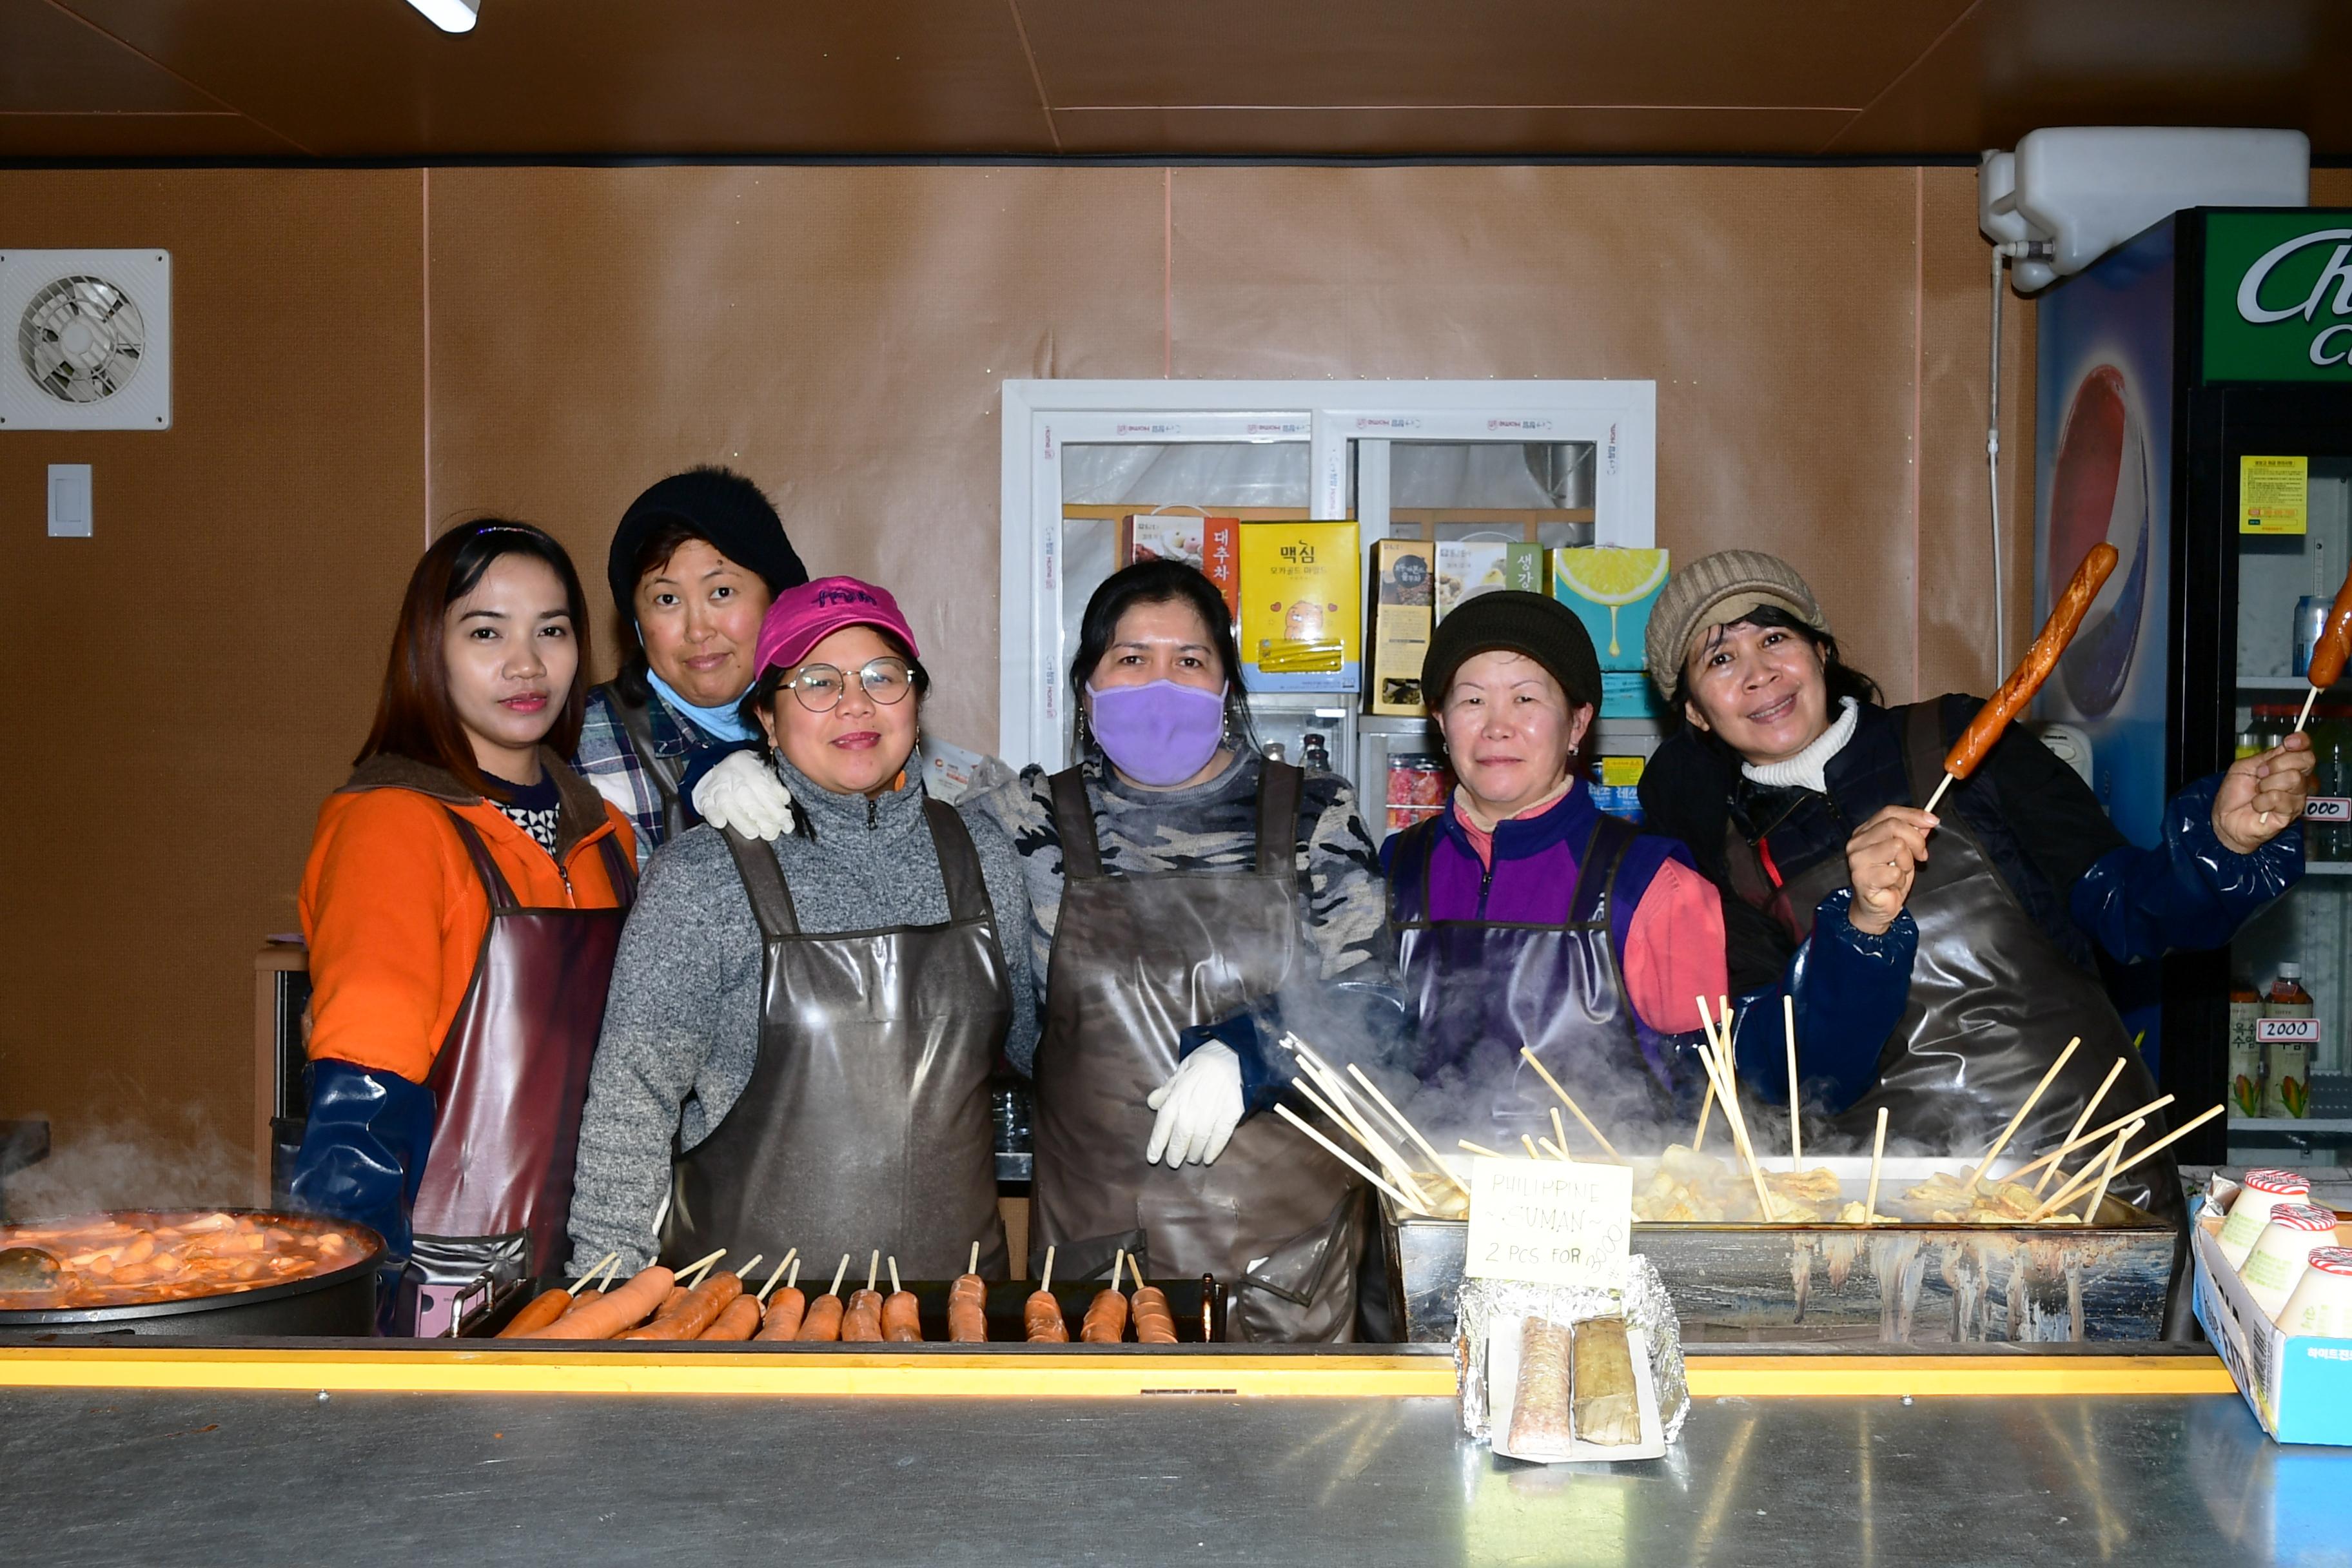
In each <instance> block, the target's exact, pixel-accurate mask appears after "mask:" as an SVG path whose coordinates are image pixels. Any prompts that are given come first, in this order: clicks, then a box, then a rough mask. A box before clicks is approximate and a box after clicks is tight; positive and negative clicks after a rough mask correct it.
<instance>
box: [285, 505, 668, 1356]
mask: <svg viewBox="0 0 2352 1568" xmlns="http://www.w3.org/2000/svg"><path fill="white" fill-rule="evenodd" d="M587 629H588V628H587V616H586V611H585V606H584V605H583V602H582V595H581V591H580V580H579V577H578V575H577V574H575V573H574V572H573V570H572V562H571V559H570V558H569V557H568V556H566V555H565V553H564V552H563V547H562V545H561V544H558V543H557V542H555V541H554V539H552V538H551V537H550V536H549V535H548V534H546V533H544V532H542V531H540V530H539V529H536V528H532V527H530V526H529V525H527V524H522V523H515V522H503V521H496V520H486V521H478V522H469V523H465V524H463V525H461V526H459V527H457V528H456V529H453V530H452V531H449V532H448V533H446V534H444V535H443V536H442V537H441V538H440V539H439V540H437V541H436V542H435V543H434V544H433V546H432V548H431V549H429V550H427V551H426V552H425V558H424V559H423V560H422V561H420V562H419V563H417V566H416V570H415V574H412V575H411V577H410V578H409V583H408V594H407V597H406V599H405V600H404V603H403V604H402V606H401V612H400V623H399V626H398V628H397V630H396V631H395V632H394V637H393V645H392V657H391V660H390V663H389V666H388V668H386V670H385V672H384V682H383V696H382V698H381V699H380V700H379V701H378V703H377V707H376V716H375V726H374V728H373V730H372V731H370V732H369V735H368V739H367V743H366V745H364V746H363V747H362V748H361V751H360V754H359V758H358V762H357V764H356V770H355V771H354V772H353V773H352V777H351V781H350V782H349V783H348V784H344V785H343V787H342V788H341V790H339V791H337V792H336V793H335V794H334V795H331V796H329V797H328V800H327V803H326V805H324V806H323V807H322V808H321V809H320V813H319V827H318V833H317V836H316V837H314V838H313V840H312V842H311V846H310V862H309V864H308V865H307V866H306V867H305V868H304V869H303V874H302V893H301V906H300V907H301V916H302V931H303V935H304V936H305V938H306V939H307V940H308V941H309V942H310V976H311V1001H310V1007H311V1017H312V1026H311V1031H310V1122H309V1125H308V1127H307V1128H306V1129H305V1131H304V1134H303V1139H302V1148H301V1152H300V1154H299V1156H298V1157H297V1159H296V1163H295V1170H294V1176H293V1179H292V1182H291V1184H290V1185H291V1188H292V1191H293V1194H294V1196H295V1199H296V1201H297V1202H298V1203H299V1204H301V1205H303V1206H305V1207H308V1208H310V1209H313V1210H316V1211H318V1212H320V1213H324V1214H331V1215H340V1216H341V1217H344V1218H348V1219H354V1220H359V1221H362V1222H363V1223H365V1224H368V1225H371V1226H374V1227H375V1228H376V1229H377V1230H379V1231H381V1232H382V1233H383V1237H384V1240H385V1242H386V1244H387V1246H388V1248H389V1257H388V1259H387V1261H388V1263H389V1264H391V1265H394V1266H403V1265H404V1266H405V1268H404V1279H405V1280H406V1282H407V1288H406V1289H403V1290H401V1291H400V1292H399V1295H398V1297H397V1299H396V1300H394V1301H392V1302H389V1303H387V1304H388V1306H390V1308H391V1310H390V1311H389V1312H388V1313H387V1314H386V1318H385V1321H386V1322H387V1323H388V1324H389V1325H390V1326H393V1327H394V1329H395V1330H396V1331H403V1332H409V1331H414V1332H422V1333H433V1332H437V1331H443V1330H444V1329H446V1323H447V1319H448V1316H449V1310H450V1305H451V1301H452V1299H453V1298H454V1297H456V1296H457V1295H458V1294H460V1293H461V1292H462V1290H463V1289H464V1287H466V1286H467V1285H468V1284H470V1283H471V1282H473V1281H474V1280H476V1279H480V1278H481V1277H482V1276H483V1275H485V1274H489V1275H493V1276H495V1277H499V1278H501V1279H503V1278H509V1277H517V1276H520V1275H523V1274H529V1273H535V1272H537V1271H538V1269H539V1268H540V1266H541V1264H543V1263H546V1262H548V1261H549V1260H551V1259H552V1258H555V1257H556V1256H557V1254H556V1251H555V1249H556V1248H557V1247H560V1246H561V1245H562V1241H563V1237H564V1228H565V1221H566V1218H567V1216H568V1211H569V1208H570V1205H571V1196H572V1151H573V1145H574V1143H575V1142H576V1140H577V1137H578V1133H579V1126H580V1108H581V1104H582V1102H583V1100H584V1099H585V1098H586V1094H587V1084H588V1067H589V1063H590V1060H591V1058H593V1055H594V1053H595V1045H596V1035H597V1030H598V1028H599V1026H600V1025H601V1024H602V1022H603V1018H604V992H605V986H606V984H607V981H608V979H609V976H610V973H611V969H612V963H613V953H614V947H615V945H616V944H617V942H618V940H619V937H620V930H621V922H622V919H623V916H624V913H625V910H626V909H627V907H628V905H629V903H630V901H631V900H632V899H633V898H634V897H635V847H634V845H633V843H632V841H631V837H630V829H629V826H628V823H627V818H626V817H625V816H623V815H622V814H621V813H620V811H619V810H618V809H616V808H615V807H614V806H612V805H608V804H606V803H605V801H604V799H603V797H601V796H600V795H597V793H596V792H595V790H594V789H593V787H591V786H590V785H589V784H586V783H585V782H583V780H582V779H581V778H580V776H579V775H578V774H576V773H573V772H572V770H571V769H570V768H569V767H567V766H566V765H565V764H564V763H563V762H562V758H563V757H565V756H567V755H569V754H570V753H571V752H572V747H573V745H574V744H575V743H576V742H577V741H578V739H579V734H580V723H581V712H582V708H583V702H584V700H585V695H586V683H585V679H584V675H585V670H584V667H585V665H586V663H587V640H588V638H587Z"/></svg>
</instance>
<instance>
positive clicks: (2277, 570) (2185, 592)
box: [2034, 208, 2352, 1164]
mask: <svg viewBox="0 0 2352 1568" xmlns="http://www.w3.org/2000/svg"><path fill="white" fill-rule="evenodd" d="M2038 343H2039V347H2038V360H2039V363H2038V366H2037V383H2038V393H2039V397H2038V404H2037V410H2036V422H2037V430H2036V443H2035V467H2036V491H2035V509H2034V602H2035V610H2036V614H2037V617H2038V616H2041V615H2046V614H2047V613H2048V609H2049V605H2050V602H2051V598H2052V595H2053V594H2054V593H2055V592H2056V591H2057V590H2058V589H2059V588H2061V587H2063V585H2064V584H2065V582H2066V580H2067V578H2068V577H2069V576H2070V575H2071V574H2072V573H2073V571H2074V566H2075V564H2076V563H2079V562H2080V561H2081V560H2082V558H2083V556H2084V554H2085V553H2086V552H2088V551H2089V550H2090V548H2091V547H2092V546H2093V545H2095V544H2096V543H2098V542H2100V541H2101V540H2105V541H2106V542H2109V543H2111V544H2113V545H2115V547H2116V550H2117V551H2118V552H2120V553H2121V556H2122V559H2121V562H2120V563H2119V564H2118V566H2117V568H2116V572H2115V574H2114V575H2113V576H2112V577H2111V578H2110V579H2109V580H2108V582H2107V584H2106V586H2105V588H2104V589H2103V590H2102V592H2101V594H2100V595H2099V598H2098V600H2097V601H2096V602H2095V604H2094V605H2093V606H2092V608H2091V611H2090V613H2089V615H2088V616H2086V617H2085V618H2084V623H2083V626H2082V629H2081V631H2080V632H2079V633H2078V634H2077V637H2076V639H2075V641H2074V646H2073V647H2071V648H2070V649H2069V650H2068V652H2067V655H2066V657H2065V658H2064V659H2063V660H2062V661H2061V663H2060V666H2059V668H2058V672H2057V674H2056V676H2055V677H2054V678H2053V679H2052V680H2051V681H2050V682H2049V683H2048V684H2047V685H2046V686H2044V688H2043V689H2042V697H2041V699H2040V711H2041V716H2042V718H2043V719H2045V720H2051V721H2059V722H2063V723H2066V724H2071V725H2074V726H2075V727H2077V728H2079V729H2081V730H2082V731H2084V732H2086V733H2087V734H2088V736H2089V737H2090V742H2091V752H2092V757H2093V763H2094V768H2093V772H2094V777H2095V786H2096V788H2097V790H2098V793H2099V795H2100V798H2101V800H2102V802H2103V803H2104V804H2105V805H2106V807H2107V810H2108V812H2109V815H2110V816H2112V817H2113V818H2114V820H2115V822H2116V826H2118V827H2120V828H2121V829H2122V830H2123V832H2124V834H2125V835H2126V837H2129V838H2131V839H2132V840H2133V841H2134V842H2136V843H2140V844H2152V843H2155V842H2156V841H2157V840H2158V837H2160V835H2161V832H2162V813H2163V805H2164V802H2165V800H2166V799H2167V798H2168V796H2169V795H2171V794H2172V792H2174V791H2175V790H2178V789H2179V787H2181V785H2183V784H2186V783H2188V782H2189V781H2191V780H2193V779H2196V778H2198V777H2200V776H2202V775H2204V774H2207V773H2214V772H2217V771H2219V770H2221V769H2222V768H2224V767H2227V766H2228V765H2229V763H2230V762H2231V758H2232V756H2233V755H2235V754H2238V753H2239V752H2241V750H2242V749H2253V748H2258V747H2261V746H2263V745H2265V744H2270V743H2275V741H2276V739H2277V738H2278V736H2280V735H2281V734H2283V733H2284V732H2285V731H2289V730H2292V729H2293V728H2294V723H2295V719H2296V714H2297V711H2298V710H2299V709H2300V708H2301V706H2302V703H2303V699H2304V697H2305V692H2306V690H2307V689H2308V682H2307V681H2306V680H2305V679H2304V678H2303V674H2302V671H2303V669H2304V668H2305V661H2306V659H2307V639H2306V651H2305V652H2303V653H2299V652H2298V638H2297V624H2298V616H2299V614H2300V616H2302V618H2303V619H2304V620H2305V621H2306V622H2307V621H2308V620H2309V619H2310V618H2311V615H2312V606H2311V601H2312V600H2314V599H2316V600H2317V602H2318V604H2319V605H2321V606H2323V608H2324V606H2325V605H2326V602H2327V601H2328V600H2330V599H2332V597H2333V596H2334V595H2335V593H2336V588H2337V586H2338V584H2341V583H2342V582H2343V581H2344V576H2345V569H2346V566H2347V561H2352V212H2347V211H2329V210H2324V209H2316V208H2294V209H2252V208H2194V209H2190V210H2188V211H2184V212H2180V213H2178V214H2175V215H2174V216H2172V217H2169V218H2168V219H2166V220H2165V221H2164V222H2162V223H2159V224H2158V225H2156V226H2154V227H2152V228H2149V229H2147V231H2146V232H2144V233H2142V234H2141V235H2140V236H2138V237H2137V238H2135V239H2134V240H2132V241H2131V242H2130V243H2128V244H2126V245H2125V246H2123V247H2120V248H2118V249H2117V250H2116V251H2115V252H2113V253H2112V254H2110V255H2108V256H2107V257H2105V258H2103V259H2102V260H2101V261H2099V262H2098V263H2097V264H2096V265H2095V266H2093V267H2091V268H2088V269H2086V270H2084V272H2082V273H2080V274H2077V275H2076V276H2074V277H2073V278H2071V279H2066V280H2065V281H2063V282H2062V283H2060V284H2059V285H2057V286H2056V287H2054V288H2053V289H2051V290H2050V291H2049V292H2048V293H2047V294H2045V295H2044V296H2043V297H2042V301H2041V305H2040V313H2039V321H2038ZM2299 606H2300V610H2299ZM2309 729H2310V732H2311V733H2312V734H2313V737H2314V741H2315V746H2316V747H2317V749H2318V750H2319V751H2320V753H2321V756H2320V766H2319V773H2318V776H2317V779H2316V781H2315V784H2314V791H2313V794H2314V798H2313V802H2312V805H2311V807H2310V810H2309V812H2308V814H2307V816H2306V820H2305V823H2304V825H2303V831H2304V833H2305V845H2306V851H2305V852H2306V856H2307V858H2308V861H2309V868H2308V872H2309V874H2308V875H2307V876H2306V877H2305V879H2304V880H2303V881H2302V882H2301V883H2300V884H2299V885H2297V886H2296V887H2295V888H2294V889H2293V890H2292V891H2290V892H2289V893H2288V894H2287V895H2286V896H2285V897H2284V898H2283V899H2281V900H2278V901H2277V902H2276V903H2275V904H2273V906H2272V907H2271V908H2269V909H2268V910H2264V911H2263V913H2262V914H2260V915H2258V916H2257V917H2256V918H2255V919H2254V920H2253V921H2252V922H2250V923H2249V924H2248V925H2247V926H2246V927H2245V928H2244V929H2243V930H2242V931H2241V932H2240V934H2239V937H2238V939H2237V941H2236V942H2234V943H2233V945H2232V946H2231V948H2230V949H2228V950H2227V951H2223V952H2182V953H2175V954H2172V955H2169V956H2168V957H2167V958H2165V959H2163V960H2162V961H2161V962H2159V963H2149V964H2142V965H2137V966H2133V967H2131V968H2128V969H2126V968H2124V967H2121V966H2110V968H2109V969H2108V972H2107V980H2108V984H2109V986H2110V988H2111V989H2112V990H2113V991H2114V992H2115V994H2116V1000H2117V1003H2118V1005H2120V1006H2121V1007H2122V1009H2123V1012H2124V1016H2125V1021H2126V1024H2127V1025H2128V1026H2130V1028H2131V1031H2132V1033H2133V1035H2134V1037H2136V1038H2137V1040H2138V1042H2139V1044H2140V1048H2141V1050H2142V1051H2143V1053H2144V1054H2145V1055H2146V1056H2147V1058H2148V1061H2149V1065H2150V1067H2151V1068H2153V1069H2154V1070H2155V1073H2156V1076H2157V1079H2158V1082H2159V1084H2160V1085H2161V1086H2162V1087H2163V1089H2166V1090H2167V1091H2168V1092H2170V1093H2172V1094H2174V1095H2176V1096H2178V1100H2177V1101H2176V1105H2175V1107H2174V1108H2173V1109H2171V1110H2169V1111H2168V1114H2169V1115H2170V1116H2171V1117H2173V1118H2174V1120H2175V1121H2181V1120H2186V1119H2187V1118H2188V1117H2189V1116H2193V1115H2195V1114H2197V1113H2198V1112H2200V1111H2201V1110H2205V1109H2206V1108H2207V1107H2209V1106H2210V1105H2212V1104H2214V1103H2215V1102H2216V1101H2217V1100H2223V1099H2224V1098H2225V1097H2226V1096H2227V1095H2228V1094H2229V1092H2230V1090H2231V1089H2232V1087H2233V1085H2234V1086H2235V1087H2237V1088H2239V1089H2249V1088H2251V1089H2252V1092H2251V1093H2250V1094H2245V1095H2242V1098H2241V1100H2239V1102H2237V1103H2233V1104H2232V1105H2231V1112H2230V1115H2229V1116H2228V1117H2227V1118H2226V1119H2223V1120H2220V1121H2214V1122H2211V1123H2209V1124H2208V1126H2207V1127H2206V1128H2204V1129H2202V1130H2200V1131H2199V1132H2197V1133H2194V1134H2191V1135H2190V1137H2189V1139H2188V1140H2186V1141H2185V1142H2184V1143H2183V1145H2182V1146H2181V1148H2180V1150H2179V1153H2180V1156H2181V1158H2182V1159H2183V1160H2184V1162H2191V1163H2221V1162H2222V1161H2224V1160H2233V1161H2240V1162H2244V1161H2250V1160H2251V1161H2257V1162H2259V1163H2269V1164H2276V1163H2319V1164H2334V1163H2336V1150H2337V1148H2338V1147H2339V1146H2341V1145H2343V1144H2345V1143H2347V1142H2352V1103H2347V1096H2346V1095H2345V1093H2344V1090H2345V1089H2346V1088H2347V1085H2352V1077H2347V1068H2352V1056H2347V1050H2346V1045H2347V1026H2352V963H2347V936H2352V930H2347V915H2352V906H2347V899H2352V685H2347V686H2341V687H2338V688H2337V689H2335V690H2332V691H2329V692H2325V693H2322V694H2321V695H2320V697H2319V699H2318V700H2317V703H2316V705H2315V711H2314V713H2313V716H2312V723H2311V725H2310V726H2309ZM2288 965H2292V966H2294V967H2295V968H2298V969H2300V971H2301V975H2300V988H2301V990H2302V992H2303V993H2304V994H2307V996H2308V997H2309V1002H2308V1004H2307V1011H2308V1013H2309V1014H2310V1022H2309V1023H2308V1024H2305V1025H2298V1026H2294V1027H2292V1028H2289V1027H2285V1026H2278V1025H2271V1026H2266V1029H2265V1032H2268V1033H2273V1034H2277V1035H2280V1036H2281V1037H2299V1039H2300V1043H2302V1044H2304V1045H2305V1046H2307V1047H2308V1048H2309V1058H2310V1059H2309V1067H2308V1070H2309V1073H2310V1077H2309V1078H2308V1079H2307V1080H2305V1082H2304V1083H2303V1084H2300V1085H2296V1086H2294V1090H2293V1091H2290V1092H2288V1093H2287V1095H2286V1103H2282V1102H2281V1100H2280V1099H2279V1095H2278V1092H2277V1091H2279V1090H2280V1089H2283V1088H2284V1086H2285V1083H2286V1079H2287V1078H2288V1077H2289V1076H2291V1075H2288V1074H2281V1075H2277V1076H2278V1078H2279V1081H2277V1082H2274V1083H2273V1085H2272V1086H2271V1088H2272V1089H2273V1095H2272V1098H2271V1100H2270V1102H2269V1104H2268V1105H2265V1104H2264V1102H2263V1095H2262V1092H2261V1090H2262V1086H2261V1084H2260V1083H2259V1081H2258V1082H2256V1083H2255V1084H2253V1085H2251V1086H2248V1085H2243V1084H2238V1083H2237V1081H2236V1080H2237V1079H2241V1078H2242V1077H2243V1076H2244V1075H2243V1073H2242V1071H2238V1072H2233V1071H2232V1058H2231V1029H2232V1027H2233V1024H2234V1026H2236V1027H2237V1028H2238V1029H2239V1031H2240V1033H2241V1034H2242V1035H2245V1034H2248V1033H2250V1032H2251V1031H2252V1028H2253V1026H2254V1025H2255V1022H2256V1020H2257V1019H2258V1018H2259V1017H2260V1016H2262V1015H2263V1014H2264V1013H2265V1012H2267V1013H2270V1014H2273V1015H2276V1016H2293V1015H2297V1014H2299V1013H2301V1012H2303V1011H2305V1010H2306V1008H2305V1006H2304V1005H2298V999H2297V998H2296V996H2295V994H2294V992H2292V991H2289V992H2286V993H2283V994H2282V995H2283V1000H2282V1001H2281V1002H2280V1003H2279V1004H2277V1005H2270V1006H2264V1005H2263V1004H2262V1003H2260V1002H2250V1001H2248V999H2247V997H2248V993H2249V992H2250V991H2252V992H2256V993H2260V992H2265V991H2267V990H2268V989H2269V988H2270V987H2271V986H2272V985H2273V982H2274V981H2275V980H2276V979H2277V978H2278V976H2279V974H2280V972H2281V970H2282V967H2283V966H2288ZM2233 990H2234V992H2235V994H2236V995H2237V996H2238V998H2239V1005H2238V1008H2237V1011H2236V1014H2235V1016H2234V1017H2233V1013H2232V1004H2231V998H2232V994H2233ZM2244 1046H2245V1042H2243V1041H2242V1053H2241V1055H2240V1057H2239V1058H2238V1064H2237V1065H2238V1067H2239V1068H2241V1069H2242V1068H2243V1066H2244V1063H2245V1057H2244V1055H2243V1049H2244ZM2283 1059H2285V1058H2283ZM2289 1065H2290V1067H2291V1066H2292V1062H2291V1060H2290V1062H2289ZM2289 1105H2292V1106H2293V1107H2294V1109H2293V1110H2290V1109H2288V1106H2289ZM2225 1126H2226V1128H2227V1131H2226V1134H2225V1132H2224V1131H2223V1129H2224V1127H2225Z"/></svg>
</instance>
